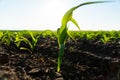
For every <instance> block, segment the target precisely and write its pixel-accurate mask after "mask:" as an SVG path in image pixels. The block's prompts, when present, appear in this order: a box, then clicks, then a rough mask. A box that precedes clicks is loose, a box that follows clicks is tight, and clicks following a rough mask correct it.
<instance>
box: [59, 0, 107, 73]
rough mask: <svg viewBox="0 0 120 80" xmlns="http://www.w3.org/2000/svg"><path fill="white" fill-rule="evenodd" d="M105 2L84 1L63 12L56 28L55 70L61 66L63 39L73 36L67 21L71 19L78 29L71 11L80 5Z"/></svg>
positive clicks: (63, 47)
mask: <svg viewBox="0 0 120 80" xmlns="http://www.w3.org/2000/svg"><path fill="white" fill-rule="evenodd" d="M105 2H108V1H93V2H85V3H82V4H79V5H77V6H75V7H72V8H71V9H69V10H68V11H67V12H66V13H65V14H64V16H63V18H62V23H61V27H60V28H59V29H58V30H57V35H58V44H59V49H60V50H59V52H58V63H57V72H60V67H61V62H62V56H63V53H64V49H65V40H66V39H67V38H68V37H71V38H72V39H73V37H72V36H71V35H70V34H69V32H68V26H67V23H68V22H69V21H71V22H72V23H73V24H75V25H76V27H77V28H78V29H79V30H80V27H79V25H78V23H77V21H76V20H75V19H73V18H72V15H73V11H74V10H76V9H77V8H79V7H81V6H84V5H89V4H96V3H105Z"/></svg>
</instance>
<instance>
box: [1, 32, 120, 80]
mask: <svg viewBox="0 0 120 80" xmlns="http://www.w3.org/2000/svg"><path fill="white" fill-rule="evenodd" d="M70 34H71V35H72V36H73V38H74V40H73V39H71V38H68V39H67V40H66V44H65V51H64V55H63V58H62V65H61V70H60V72H59V73H58V72H57V58H58V51H59V46H58V41H57V32H56V31H50V30H46V31H27V30H26V31H6V30H5V31H0V80H120V31H70Z"/></svg>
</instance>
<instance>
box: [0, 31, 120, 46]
mask: <svg viewBox="0 0 120 80" xmlns="http://www.w3.org/2000/svg"><path fill="white" fill-rule="evenodd" d="M70 34H71V35H72V36H73V38H74V39H84V40H95V39H98V40H100V41H101V42H103V43H107V42H108V41H111V40H112V41H113V40H118V39H120V31H70ZM30 37H31V39H32V40H31V41H29V39H28V38H30ZM39 37H44V38H46V37H50V38H57V32H56V31H51V30H45V31H28V30H27V31H0V44H1V43H2V44H7V45H9V44H10V43H12V42H14V43H15V44H16V45H17V46H19V45H20V43H21V41H24V42H25V43H28V44H29V45H32V46H35V44H36V43H37V41H38V40H37V39H38V38H39ZM32 46H31V48H33V47H32Z"/></svg>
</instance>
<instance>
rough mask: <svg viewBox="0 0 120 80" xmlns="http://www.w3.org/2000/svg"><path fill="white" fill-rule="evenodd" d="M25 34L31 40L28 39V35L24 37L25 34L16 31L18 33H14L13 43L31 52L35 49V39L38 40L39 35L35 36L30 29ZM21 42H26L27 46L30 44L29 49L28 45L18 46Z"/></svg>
mask: <svg viewBox="0 0 120 80" xmlns="http://www.w3.org/2000/svg"><path fill="white" fill-rule="evenodd" d="M27 35H29V36H30V38H31V41H30V40H28V36H27V37H25V36H23V34H21V33H20V32H18V33H17V34H16V38H15V44H16V46H17V47H19V48H20V49H24V50H28V51H29V52H31V53H32V52H33V51H34V50H35V47H36V44H37V41H38V38H39V36H35V35H34V34H33V32H31V31H27ZM21 42H24V43H26V44H27V45H29V46H30V49H29V48H28V47H26V46H20V44H21Z"/></svg>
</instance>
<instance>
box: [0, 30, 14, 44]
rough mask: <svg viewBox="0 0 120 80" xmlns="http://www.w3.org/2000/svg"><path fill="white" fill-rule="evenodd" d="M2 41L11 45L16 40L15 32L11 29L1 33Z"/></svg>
mask: <svg viewBox="0 0 120 80" xmlns="http://www.w3.org/2000/svg"><path fill="white" fill-rule="evenodd" d="M0 38H1V42H2V43H4V44H7V45H10V44H11V42H14V38H15V34H14V33H13V32H10V31H5V32H2V33H1V37H0Z"/></svg>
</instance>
